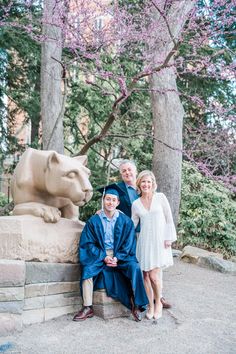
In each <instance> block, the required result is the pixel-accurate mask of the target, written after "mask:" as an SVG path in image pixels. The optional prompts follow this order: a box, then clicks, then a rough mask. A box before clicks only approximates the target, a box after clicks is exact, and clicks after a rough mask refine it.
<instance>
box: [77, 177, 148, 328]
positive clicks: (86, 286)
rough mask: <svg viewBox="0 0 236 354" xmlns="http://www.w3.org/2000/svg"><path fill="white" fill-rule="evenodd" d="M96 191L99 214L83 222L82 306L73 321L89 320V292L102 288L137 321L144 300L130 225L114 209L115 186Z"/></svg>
mask: <svg viewBox="0 0 236 354" xmlns="http://www.w3.org/2000/svg"><path fill="white" fill-rule="evenodd" d="M99 191H100V192H101V193H103V196H102V201H103V208H102V211H101V213H99V214H96V215H93V216H92V217H91V218H90V219H89V220H88V221H87V223H86V225H85V227H84V230H83V232H82V234H81V238H80V244H79V259H80V264H81V266H82V276H81V281H82V295H83V307H82V309H81V310H80V311H79V312H78V313H77V314H76V315H75V316H74V318H73V320H74V321H82V320H86V319H87V318H90V317H93V316H94V312H93V306H92V298H93V291H94V290H96V289H103V288H105V289H106V293H107V295H108V296H111V297H112V298H114V299H117V300H119V301H120V302H121V303H122V304H123V305H125V306H126V307H127V308H129V309H131V311H132V314H133V317H134V319H135V321H141V319H142V316H141V312H142V311H144V310H145V308H146V306H147V304H148V298H147V295H146V291H145V288H144V285H143V278H142V272H141V270H140V268H139V264H138V261H137V259H136V256H135V250H136V237H135V231H134V225H133V222H132V220H131V219H130V218H129V217H128V216H126V215H125V214H123V213H122V212H120V211H118V210H117V209H116V207H117V206H118V205H119V194H121V193H123V192H122V190H121V189H120V188H119V187H118V186H117V185H116V184H113V185H109V186H107V187H105V188H104V189H103V188H102V189H100V190H99Z"/></svg>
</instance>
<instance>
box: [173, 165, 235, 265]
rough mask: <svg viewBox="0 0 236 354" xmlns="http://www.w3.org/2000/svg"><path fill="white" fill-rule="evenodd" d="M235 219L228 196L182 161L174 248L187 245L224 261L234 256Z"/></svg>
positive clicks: (227, 191)
mask: <svg viewBox="0 0 236 354" xmlns="http://www.w3.org/2000/svg"><path fill="white" fill-rule="evenodd" d="M235 216H236V202H235V200H234V199H233V195H232V193H231V192H230V191H229V190H228V189H226V188H225V187H223V186H222V185H221V184H219V183H217V182H215V181H212V180H210V179H208V178H206V177H204V176H202V175H201V174H200V173H199V172H198V171H197V170H196V169H195V168H194V167H193V166H192V165H191V164H190V163H186V162H184V164H183V177H182V198H181V207H180V222H179V225H178V235H179V237H178V241H177V247H180V248H182V247H183V246H185V245H187V244H189V245H192V246H197V247H201V248H205V249H208V250H212V251H218V252H221V253H223V254H224V256H225V257H226V258H228V257H230V256H232V255H235V254H236V217H235Z"/></svg>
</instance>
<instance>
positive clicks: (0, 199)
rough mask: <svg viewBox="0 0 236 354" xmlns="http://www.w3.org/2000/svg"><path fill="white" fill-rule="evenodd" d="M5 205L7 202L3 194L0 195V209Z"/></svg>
mask: <svg viewBox="0 0 236 354" xmlns="http://www.w3.org/2000/svg"><path fill="white" fill-rule="evenodd" d="M6 204H8V200H7V197H6V196H5V194H3V193H0V207H1V208H2V207H4V206H5V205H6Z"/></svg>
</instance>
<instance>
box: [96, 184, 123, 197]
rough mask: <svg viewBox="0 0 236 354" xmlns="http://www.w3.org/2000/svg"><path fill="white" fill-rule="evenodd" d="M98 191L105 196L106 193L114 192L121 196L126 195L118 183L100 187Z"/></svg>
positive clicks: (113, 193)
mask: <svg viewBox="0 0 236 354" xmlns="http://www.w3.org/2000/svg"><path fill="white" fill-rule="evenodd" d="M98 191H99V192H100V193H101V194H102V195H103V196H104V195H106V194H112V195H115V196H117V197H118V198H120V196H122V195H125V192H123V191H122V189H121V188H120V187H119V186H117V184H115V183H113V184H109V186H105V187H102V188H98Z"/></svg>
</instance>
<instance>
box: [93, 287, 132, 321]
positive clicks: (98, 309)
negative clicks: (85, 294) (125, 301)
mask: <svg viewBox="0 0 236 354" xmlns="http://www.w3.org/2000/svg"><path fill="white" fill-rule="evenodd" d="M93 308H94V313H95V315H96V316H99V317H101V318H104V319H105V320H108V319H111V318H116V317H129V316H130V310H129V309H127V308H126V307H125V306H124V305H122V304H121V303H120V302H119V301H116V300H114V299H112V298H111V297H108V296H107V295H106V290H105V289H101V290H97V291H94V293H93Z"/></svg>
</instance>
